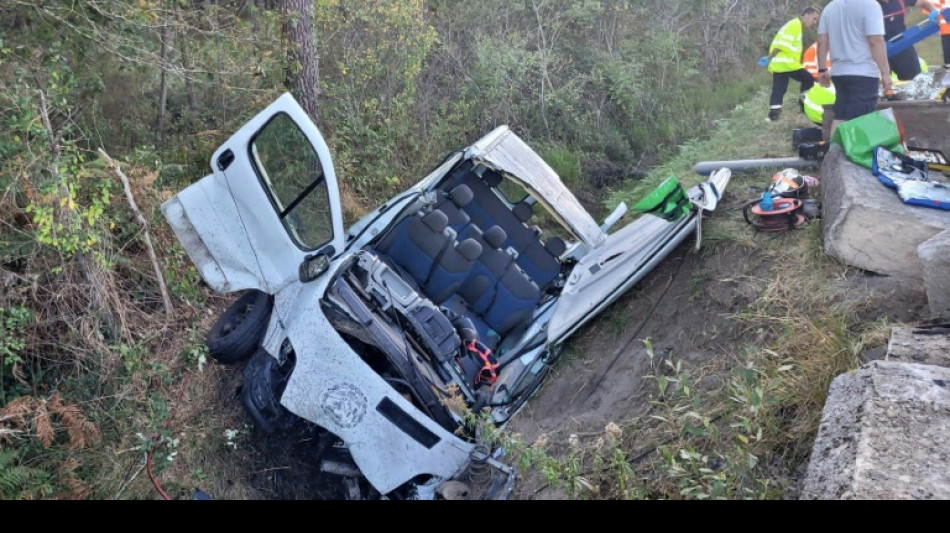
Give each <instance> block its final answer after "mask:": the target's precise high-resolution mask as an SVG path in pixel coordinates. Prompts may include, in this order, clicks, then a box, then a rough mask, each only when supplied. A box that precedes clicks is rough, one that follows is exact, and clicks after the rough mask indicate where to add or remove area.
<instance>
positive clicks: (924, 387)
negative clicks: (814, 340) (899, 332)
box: [801, 361, 950, 500]
mask: <svg viewBox="0 0 950 533" xmlns="http://www.w3.org/2000/svg"><path fill="white" fill-rule="evenodd" d="M948 441H950V369H948V368H943V367H937V366H926V365H912V364H906V363H893V362H884V361H876V362H873V363H870V364H869V365H867V366H865V367H864V368H862V369H860V370H858V371H857V372H855V373H853V374H844V375H842V376H839V377H838V378H837V379H835V380H834V382H833V383H832V385H831V390H830V391H829V396H828V402H827V404H826V406H825V410H824V414H823V416H822V422H821V428H820V430H819V434H818V438H817V439H816V442H815V448H814V451H813V453H812V457H811V462H810V464H809V465H808V472H807V475H806V478H805V483H804V488H803V491H802V495H801V499H804V500H946V499H950V446H947V442H948Z"/></svg>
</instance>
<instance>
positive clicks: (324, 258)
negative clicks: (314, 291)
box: [300, 251, 330, 283]
mask: <svg viewBox="0 0 950 533" xmlns="http://www.w3.org/2000/svg"><path fill="white" fill-rule="evenodd" d="M329 268H330V257H329V256H328V255H327V254H326V252H325V251H321V252H319V253H316V254H313V255H308V256H307V257H306V258H305V259H304V260H303V262H302V263H300V282H301V283H308V282H311V281H313V280H315V279H317V278H319V277H320V276H321V275H322V274H323V273H324V272H326V271H327V269H329Z"/></svg>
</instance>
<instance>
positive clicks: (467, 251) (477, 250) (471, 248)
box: [455, 239, 482, 261]
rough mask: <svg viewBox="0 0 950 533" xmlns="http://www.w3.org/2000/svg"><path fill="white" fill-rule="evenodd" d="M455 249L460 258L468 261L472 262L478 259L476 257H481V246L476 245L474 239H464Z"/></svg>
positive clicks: (476, 242)
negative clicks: (460, 255)
mask: <svg viewBox="0 0 950 533" xmlns="http://www.w3.org/2000/svg"><path fill="white" fill-rule="evenodd" d="M455 249H456V250H457V251H458V253H460V254H462V257H464V258H465V259H467V260H469V261H474V260H476V259H478V256H480V255H482V245H481V244H478V241H476V240H475V239H465V240H464V241H462V242H460V243H459V245H458V246H456V247H455Z"/></svg>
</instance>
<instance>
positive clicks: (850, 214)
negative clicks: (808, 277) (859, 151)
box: [821, 145, 950, 282]
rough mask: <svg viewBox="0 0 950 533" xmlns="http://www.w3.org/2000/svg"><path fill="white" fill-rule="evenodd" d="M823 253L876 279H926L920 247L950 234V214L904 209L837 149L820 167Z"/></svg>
mask: <svg viewBox="0 0 950 533" xmlns="http://www.w3.org/2000/svg"><path fill="white" fill-rule="evenodd" d="M821 203H822V225H823V232H824V241H825V251H826V253H828V255H830V256H832V257H835V258H837V259H838V260H840V261H842V262H844V263H845V264H848V265H851V266H855V267H858V268H861V269H863V270H869V271H872V272H876V273H878V274H884V275H890V276H898V277H902V278H907V279H912V280H919V281H921V282H923V280H924V269H923V266H922V264H921V260H920V257H919V255H918V248H919V247H920V245H921V244H923V243H925V242H927V241H929V240H930V239H932V238H934V237H935V236H936V235H938V234H940V233H943V232H944V231H947V230H950V211H943V210H939V209H930V208H925V207H915V206H911V205H908V204H905V203H904V202H903V201H902V200H901V199H900V197H899V196H898V195H897V191H895V190H894V189H891V188H889V187H886V186H885V185H883V184H882V183H881V182H880V181H878V179H877V178H876V177H874V175H873V174H872V173H871V171H870V170H869V169H867V168H864V167H862V166H860V165H856V164H854V163H852V162H851V161H850V160H849V159H848V157H847V156H846V155H845V153H844V150H843V149H842V148H841V146H839V145H833V146H832V147H831V149H830V150H829V151H828V154H827V155H826V156H825V158H824V161H823V162H822V166H821Z"/></svg>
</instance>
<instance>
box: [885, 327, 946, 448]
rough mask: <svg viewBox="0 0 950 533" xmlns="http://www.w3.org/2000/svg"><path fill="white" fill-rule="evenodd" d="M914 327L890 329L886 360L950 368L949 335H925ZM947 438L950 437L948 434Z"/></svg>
mask: <svg viewBox="0 0 950 533" xmlns="http://www.w3.org/2000/svg"><path fill="white" fill-rule="evenodd" d="M915 329H916V328H894V329H893V330H891V342H890V343H889V344H888V346H887V359H886V360H887V361H890V362H894V363H911V364H921V365H934V366H942V367H946V368H950V335H925V334H921V333H914V331H915ZM921 331H925V330H921ZM947 438H948V439H950V435H948V437H947Z"/></svg>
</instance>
